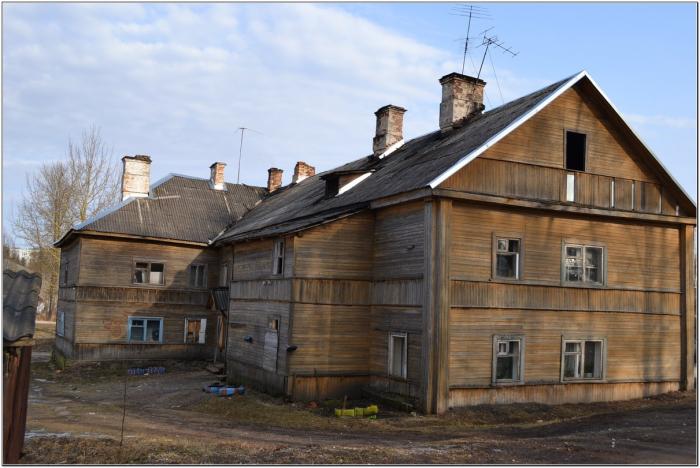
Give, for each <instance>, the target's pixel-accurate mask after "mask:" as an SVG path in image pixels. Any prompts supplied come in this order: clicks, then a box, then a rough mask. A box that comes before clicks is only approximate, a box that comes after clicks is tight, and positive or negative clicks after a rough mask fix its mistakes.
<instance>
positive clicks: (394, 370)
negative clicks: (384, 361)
mask: <svg viewBox="0 0 700 468" xmlns="http://www.w3.org/2000/svg"><path fill="white" fill-rule="evenodd" d="M406 341H407V335H406V333H389V363H388V366H387V369H388V374H389V375H390V376H393V377H399V378H402V379H405V378H406V353H407V348H408V346H407V345H406Z"/></svg>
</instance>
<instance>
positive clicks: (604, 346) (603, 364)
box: [560, 336, 608, 382]
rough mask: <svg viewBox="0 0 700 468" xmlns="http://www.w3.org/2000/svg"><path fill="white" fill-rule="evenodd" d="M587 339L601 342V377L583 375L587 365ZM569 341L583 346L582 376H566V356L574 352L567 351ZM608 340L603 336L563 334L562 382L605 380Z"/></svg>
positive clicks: (581, 358)
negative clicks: (568, 335)
mask: <svg viewBox="0 0 700 468" xmlns="http://www.w3.org/2000/svg"><path fill="white" fill-rule="evenodd" d="M587 341H593V342H597V343H600V377H584V376H583V369H585V366H586V349H585V346H586V342H587ZM567 343H579V345H580V346H581V357H580V368H581V374H582V375H581V376H580V377H564V357H565V356H566V355H567V354H573V353H567V352H566V344H567ZM607 356H608V340H607V338H604V337H603V338H601V337H566V336H562V338H561V359H560V366H561V376H560V380H561V382H603V381H605V379H606V376H607V370H608V369H607V367H608V359H607Z"/></svg>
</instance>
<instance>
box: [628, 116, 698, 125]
mask: <svg viewBox="0 0 700 468" xmlns="http://www.w3.org/2000/svg"><path fill="white" fill-rule="evenodd" d="M624 117H625V120H626V121H627V122H629V123H632V124H638V125H645V126H646V125H649V126H655V127H670V128H679V129H681V128H683V129H690V128H696V127H697V122H696V121H695V120H694V119H686V118H684V117H671V116H667V115H641V114H625V116H624Z"/></svg>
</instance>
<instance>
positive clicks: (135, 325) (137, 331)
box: [129, 319, 143, 341]
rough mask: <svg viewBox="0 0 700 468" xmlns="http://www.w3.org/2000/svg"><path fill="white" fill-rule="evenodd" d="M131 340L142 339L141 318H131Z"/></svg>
mask: <svg viewBox="0 0 700 468" xmlns="http://www.w3.org/2000/svg"><path fill="white" fill-rule="evenodd" d="M129 336H130V339H131V340H134V341H143V320H139V319H136V320H132V321H131V329H130V330H129Z"/></svg>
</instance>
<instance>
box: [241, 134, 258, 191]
mask: <svg viewBox="0 0 700 468" xmlns="http://www.w3.org/2000/svg"><path fill="white" fill-rule="evenodd" d="M238 130H240V132H241V145H240V146H239V147H238V173H237V174H236V183H239V182H240V180H241V157H242V156H243V135H244V134H245V131H246V130H248V131H251V132H254V133H257V134H259V135H262V133H260V132H259V131H257V130H253V129H252V128H248V127H238ZM238 130H237V131H238Z"/></svg>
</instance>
